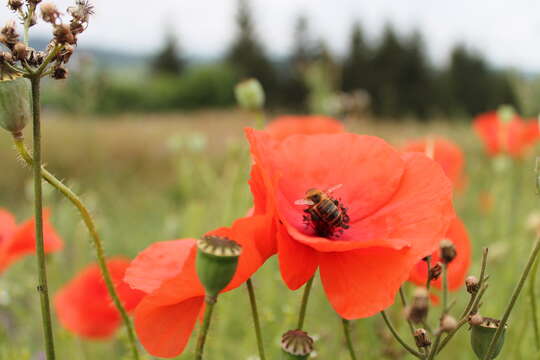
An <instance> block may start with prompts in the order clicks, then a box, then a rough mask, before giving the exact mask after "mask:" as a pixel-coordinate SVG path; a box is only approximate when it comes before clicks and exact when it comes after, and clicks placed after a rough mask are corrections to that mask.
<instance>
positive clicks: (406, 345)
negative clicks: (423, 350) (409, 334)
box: [381, 310, 424, 359]
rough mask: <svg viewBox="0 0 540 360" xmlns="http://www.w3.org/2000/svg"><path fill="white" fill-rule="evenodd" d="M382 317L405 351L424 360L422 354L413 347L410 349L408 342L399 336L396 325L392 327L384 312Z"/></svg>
mask: <svg viewBox="0 0 540 360" xmlns="http://www.w3.org/2000/svg"><path fill="white" fill-rule="evenodd" d="M381 316H382V318H383V320H384V323H385V324H386V326H387V327H388V330H390V332H391V333H392V335H393V336H394V338H395V339H396V340H397V341H398V342H399V343H400V344H401V346H403V348H404V349H405V350H407V351H408V352H410V353H411V354H412V355H414V356H416V357H417V358H419V359H423V358H424V356H423V355H422V354H420V353H419V352H418V351H416V350H414V349H413V348H412V347H410V346H409V345H408V344H407V343H406V342H405V340H403V339H402V338H401V336H399V334H398V332H397V331H396V329H395V328H394V325H392V323H391V322H390V319H389V318H388V316H387V315H386V312H385V311H384V310H383V311H381Z"/></svg>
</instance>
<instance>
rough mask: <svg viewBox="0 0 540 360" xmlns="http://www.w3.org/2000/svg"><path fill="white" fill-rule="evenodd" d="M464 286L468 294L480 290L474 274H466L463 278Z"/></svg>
mask: <svg viewBox="0 0 540 360" xmlns="http://www.w3.org/2000/svg"><path fill="white" fill-rule="evenodd" d="M465 286H466V287H467V292H468V293H469V294H476V293H477V292H478V290H480V282H479V281H478V278H477V277H476V276H472V275H471V276H467V278H466V279H465Z"/></svg>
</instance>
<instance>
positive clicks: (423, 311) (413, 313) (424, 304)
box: [405, 288, 429, 324]
mask: <svg viewBox="0 0 540 360" xmlns="http://www.w3.org/2000/svg"><path fill="white" fill-rule="evenodd" d="M428 311H429V293H428V291H427V290H426V289H425V288H417V289H416V290H415V291H414V294H413V301H412V304H411V305H410V306H408V307H407V308H406V309H405V316H406V317H407V319H409V320H410V321H412V322H413V323H415V324H418V323H421V322H422V321H424V320H425V318H426V316H427V314H428Z"/></svg>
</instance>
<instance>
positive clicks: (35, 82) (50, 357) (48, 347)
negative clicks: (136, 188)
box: [31, 77, 56, 360]
mask: <svg viewBox="0 0 540 360" xmlns="http://www.w3.org/2000/svg"><path fill="white" fill-rule="evenodd" d="M31 83H32V113H33V146H34V160H35V161H34V163H33V164H32V165H33V166H32V170H33V171H32V172H33V177H34V212H35V214H34V216H35V219H36V221H35V223H36V225H35V226H36V228H35V231H36V255H37V256H36V258H37V266H38V286H37V289H38V292H39V298H40V305H41V316H42V323H43V335H44V338H45V352H46V354H47V360H54V359H55V357H56V356H55V351H54V337H53V331H52V321H51V307H50V301H49V288H48V285H47V265H46V262H45V247H44V244H43V195H42V188H41V119H40V98H39V95H40V93H39V86H40V78H39V77H35V78H32V79H31Z"/></svg>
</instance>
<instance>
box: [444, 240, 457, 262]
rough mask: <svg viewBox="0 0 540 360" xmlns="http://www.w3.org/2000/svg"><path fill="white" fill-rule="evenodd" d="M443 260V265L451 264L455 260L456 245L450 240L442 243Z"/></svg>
mask: <svg viewBox="0 0 540 360" xmlns="http://www.w3.org/2000/svg"><path fill="white" fill-rule="evenodd" d="M440 249H441V259H442V261H443V263H445V264H450V263H451V262H452V260H454V259H455V257H456V255H457V252H456V247H455V246H454V243H453V242H452V241H450V240H449V239H443V240H442V241H441V243H440Z"/></svg>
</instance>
